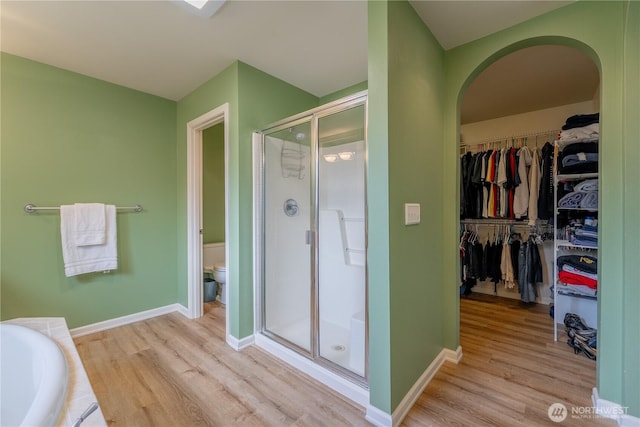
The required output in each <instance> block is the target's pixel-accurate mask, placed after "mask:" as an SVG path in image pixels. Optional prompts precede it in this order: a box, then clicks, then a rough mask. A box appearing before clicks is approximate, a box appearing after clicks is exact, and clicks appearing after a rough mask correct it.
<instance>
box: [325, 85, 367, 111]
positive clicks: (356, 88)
mask: <svg viewBox="0 0 640 427" xmlns="http://www.w3.org/2000/svg"><path fill="white" fill-rule="evenodd" d="M363 90H367V82H366V81H364V82H360V83H358V84H355V85H352V86H349V87H346V88H344V89H341V90H338V91H336V92H333V93H330V94H328V95H325V96H322V97H320V101H319V102H318V105H324V104H328V103H330V102H332V101H336V100H338V99H340V98H344V97H345V96H349V95H353V94H354V93H356V92H362V91H363Z"/></svg>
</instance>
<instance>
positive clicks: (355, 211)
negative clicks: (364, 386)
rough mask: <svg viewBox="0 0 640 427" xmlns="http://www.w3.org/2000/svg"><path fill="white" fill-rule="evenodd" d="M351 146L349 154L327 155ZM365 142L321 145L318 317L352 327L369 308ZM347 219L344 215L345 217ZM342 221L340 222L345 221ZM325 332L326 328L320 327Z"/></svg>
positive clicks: (340, 151) (348, 148) (348, 327)
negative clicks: (330, 159) (335, 157)
mask: <svg viewBox="0 0 640 427" xmlns="http://www.w3.org/2000/svg"><path fill="white" fill-rule="evenodd" d="M344 152H351V153H354V154H353V158H352V159H350V160H342V159H339V157H338V159H339V160H336V161H335V162H327V161H325V160H324V155H326V154H338V153H344ZM364 160H365V143H364V141H357V142H352V143H348V144H341V145H337V146H334V147H330V148H327V147H322V149H321V155H320V166H319V168H320V182H319V195H318V198H319V211H320V212H319V230H318V231H319V235H318V242H319V262H318V264H319V289H320V291H319V295H320V318H321V319H322V320H324V321H327V322H329V323H332V324H335V325H338V326H340V327H342V328H344V329H351V318H352V317H354V316H356V315H357V314H358V313H359V312H361V311H364V309H365V285H366V280H365V261H366V252H365V235H366V233H365V220H364V219H365V185H364V183H365V164H364ZM342 219H344V221H342ZM341 221H342V223H341ZM347 250H351V251H352V252H351V253H350V254H347V253H346V251H347ZM321 332H322V331H321Z"/></svg>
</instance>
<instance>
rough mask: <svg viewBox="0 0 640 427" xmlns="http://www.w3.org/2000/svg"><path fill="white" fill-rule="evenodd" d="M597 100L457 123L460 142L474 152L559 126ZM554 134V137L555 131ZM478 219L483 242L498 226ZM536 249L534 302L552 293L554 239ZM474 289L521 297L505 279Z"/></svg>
mask: <svg viewBox="0 0 640 427" xmlns="http://www.w3.org/2000/svg"><path fill="white" fill-rule="evenodd" d="M598 100H599V93H596V94H595V98H594V100H592V101H586V102H580V103H575V104H568V105H561V106H558V107H553V108H547V109H544V110H536V111H531V112H528V113H523V114H514V115H511V116H505V117H500V118H496V119H492V120H484V121H480V122H475V123H467V124H462V125H461V126H460V136H461V145H464V144H469V145H468V146H467V147H466V148H467V150H469V151H472V152H476V151H477V147H476V146H475V143H477V142H486V141H487V140H491V139H501V138H510V137H511V136H518V135H524V134H531V133H536V132H540V131H549V130H559V129H560V128H561V127H562V125H563V124H564V122H565V120H566V119H567V117H570V116H573V115H575V114H590V113H596V112H598V111H599V110H598V109H599V102H598ZM553 137H554V138H555V135H554V136H553ZM547 140H548V141H549V142H551V143H553V140H551V139H548V138H545V137H544V136H542V137H539V138H538V147H539V148H541V147H542V146H543V145H544V143H545V142H547ZM527 145H528V146H529V148H531V149H533V148H534V147H535V146H536V139H535V138H534V137H530V138H528V140H527ZM477 222H478V223H479V224H480V225H479V226H478V237H479V239H480V240H481V241H482V242H483V243H484V242H486V240H487V238H492V237H493V236H494V235H495V232H496V231H497V230H498V229H497V228H496V227H494V226H493V225H482V220H477ZM525 224H526V222H525ZM515 231H517V232H520V233H521V234H522V237H523V238H525V239H526V237H527V236H528V232H529V227H528V226H526V225H517V226H515ZM538 249H539V252H540V257H541V261H542V271H543V276H542V277H543V282H542V284H539V285H538V287H537V295H538V296H537V298H536V302H538V303H542V304H550V303H551V302H552V301H553V295H552V294H551V291H550V286H551V284H552V283H553V263H554V258H553V240H545V241H544V242H543V243H542V244H540V245H538ZM496 290H497V293H496ZM473 292H476V293H483V294H489V295H498V296H501V297H506V298H512V299H520V294H519V293H518V290H517V288H507V287H505V284H504V283H498V284H497V286H495V285H494V283H493V282H491V281H490V280H487V281H478V282H477V285H476V286H474V288H473Z"/></svg>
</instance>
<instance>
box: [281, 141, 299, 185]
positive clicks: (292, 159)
mask: <svg viewBox="0 0 640 427" xmlns="http://www.w3.org/2000/svg"><path fill="white" fill-rule="evenodd" d="M304 158H305V153H304V152H303V151H302V149H301V147H298V148H291V147H287V142H286V141H284V140H283V141H282V149H281V151H280V166H281V168H282V177H283V178H289V177H296V178H298V179H303V178H304V169H305V166H304Z"/></svg>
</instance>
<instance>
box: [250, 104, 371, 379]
mask: <svg viewBox="0 0 640 427" xmlns="http://www.w3.org/2000/svg"><path fill="white" fill-rule="evenodd" d="M366 106H367V95H366V92H361V93H358V94H356V95H353V96H351V97H347V98H343V99H341V100H338V101H335V102H332V103H331V104H327V105H325V106H322V107H319V108H316V109H314V110H312V111H309V112H306V113H301V114H299V115H296V116H294V117H291V118H288V119H285V120H282V121H280V122H278V123H276V124H274V125H271V126H269V127H268V128H266V129H264V130H263V131H262V132H261V138H260V147H259V148H260V149H259V151H260V154H259V155H260V156H261V159H260V161H259V162H258V164H259V168H260V170H259V173H258V175H259V178H258V188H259V197H258V199H257V201H258V204H259V205H260V206H259V207H258V209H257V212H258V216H259V220H258V221H257V225H258V230H257V236H258V240H259V242H258V248H259V254H258V256H257V260H258V262H257V264H258V265H259V268H258V282H259V283H258V289H257V298H258V301H259V304H258V305H257V310H258V313H257V329H258V333H261V334H262V335H264V336H266V337H268V338H269V339H271V340H273V341H276V342H278V343H280V344H282V345H284V346H286V347H287V348H288V349H291V350H294V351H296V352H298V353H299V354H301V355H303V356H306V357H307V358H308V359H311V360H312V361H313V362H314V363H315V364H317V365H320V366H322V367H324V368H327V369H329V370H331V371H332V372H334V373H337V374H338V375H340V376H341V377H342V378H346V379H348V380H350V381H351V382H353V383H356V384H358V385H361V386H365V387H366V385H367V378H368V375H367V348H368V346H367V304H366V301H367V277H366V271H367V270H366V258H367V257H366V247H367V245H366V198H365V195H366V155H367V145H366Z"/></svg>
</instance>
